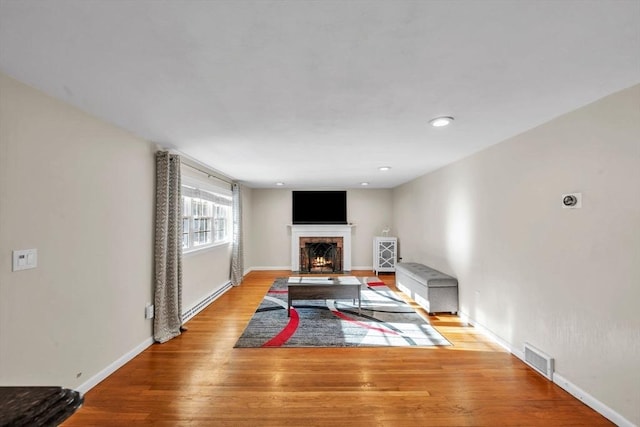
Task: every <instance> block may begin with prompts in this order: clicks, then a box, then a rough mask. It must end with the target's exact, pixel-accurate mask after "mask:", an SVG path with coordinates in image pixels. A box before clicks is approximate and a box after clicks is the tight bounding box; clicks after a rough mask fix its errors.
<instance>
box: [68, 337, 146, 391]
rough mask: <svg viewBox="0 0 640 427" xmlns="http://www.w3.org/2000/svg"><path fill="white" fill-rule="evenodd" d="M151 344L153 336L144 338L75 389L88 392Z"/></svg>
mask: <svg viewBox="0 0 640 427" xmlns="http://www.w3.org/2000/svg"><path fill="white" fill-rule="evenodd" d="M152 344H153V337H149V338H147V339H145V340H144V341H142V342H141V343H140V344H138V345H137V346H136V347H135V348H133V349H131V350H130V351H129V352H127V353H125V354H123V355H122V356H121V357H119V358H118V359H117V360H115V361H114V362H112V363H111V364H109V366H107V367H106V368H104V369H103V370H102V371H100V372H98V373H97V374H95V375H94V376H92V377H91V378H89V379H88V380H87V381H85V382H84V383H82V384H80V386H78V388H77V389H76V390H77V391H79V392H80V393H81V394H85V393H86V392H88V391H89V390H91V389H92V388H94V387H95V386H97V385H98V384H99V383H100V382H101V381H102V380H104V379H105V378H107V377H108V376H109V375H111V374H113V373H114V372H115V371H117V370H118V369H120V368H121V367H123V366H124V365H126V364H127V363H128V362H129V361H131V359H133V358H134V357H136V356H137V355H139V354H140V353H142V352H143V351H145V350H146V349H147V348H149V346H151V345H152Z"/></svg>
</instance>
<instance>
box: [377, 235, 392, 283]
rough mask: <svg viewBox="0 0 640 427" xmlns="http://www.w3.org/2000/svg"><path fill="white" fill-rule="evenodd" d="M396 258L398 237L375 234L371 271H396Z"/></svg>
mask: <svg viewBox="0 0 640 427" xmlns="http://www.w3.org/2000/svg"><path fill="white" fill-rule="evenodd" d="M396 259H398V238H397V237H382V236H376V237H374V238H373V271H374V272H375V273H376V274H378V273H379V272H381V271H382V272H387V271H392V272H393V271H396Z"/></svg>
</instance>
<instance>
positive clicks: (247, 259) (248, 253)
mask: <svg viewBox="0 0 640 427" xmlns="http://www.w3.org/2000/svg"><path fill="white" fill-rule="evenodd" d="M241 194H242V248H243V249H242V250H243V255H244V258H243V264H244V270H245V274H246V273H248V272H249V270H250V269H251V266H252V265H254V264H253V247H252V245H251V236H252V235H253V232H254V231H253V223H252V212H253V190H252V189H251V188H249V187H245V186H244V185H243V186H241Z"/></svg>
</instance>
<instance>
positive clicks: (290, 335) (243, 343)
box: [235, 277, 451, 348]
mask: <svg viewBox="0 0 640 427" xmlns="http://www.w3.org/2000/svg"><path fill="white" fill-rule="evenodd" d="M358 280H359V281H360V282H361V283H362V289H361V296H362V313H361V314H358V304H357V301H356V302H355V304H354V301H352V300H326V301H325V300H296V301H294V302H293V309H292V313H291V317H287V309H286V307H287V278H278V279H276V280H275V282H274V284H273V285H272V286H271V288H270V289H269V291H268V292H267V295H265V298H264V299H263V300H262V302H261V304H260V306H259V307H258V309H257V310H256V312H255V314H254V315H253V317H252V318H251V320H250V321H249V324H248V326H247V328H246V329H245V331H244V332H243V333H242V335H241V336H240V338H239V339H238V341H237V343H236V345H235V347H236V348H239V347H244V348H249V347H384V346H389V347H414V346H418V347H425V346H429V347H430V346H449V345H451V343H449V341H447V340H446V339H445V338H444V337H443V336H442V335H441V334H440V333H439V332H438V331H436V330H435V329H434V328H433V327H432V326H431V325H430V324H429V322H428V321H426V320H425V319H424V318H423V317H422V316H420V315H419V314H418V313H417V312H416V311H415V310H414V309H413V308H412V307H411V306H410V305H409V304H407V303H406V302H405V301H404V300H402V299H401V298H400V297H399V296H397V295H396V294H395V293H394V292H393V291H392V290H391V289H389V288H388V287H387V286H385V285H384V284H383V283H382V282H381V281H380V279H378V278H377V277H371V278H364V277H362V278H358ZM331 307H335V309H337V311H332V310H331Z"/></svg>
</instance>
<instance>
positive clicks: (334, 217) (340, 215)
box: [292, 191, 347, 224]
mask: <svg viewBox="0 0 640 427" xmlns="http://www.w3.org/2000/svg"><path fill="white" fill-rule="evenodd" d="M292 206H293V209H292V213H293V214H292V219H293V223H294V224H346V223H347V192H346V191H294V192H293V203H292Z"/></svg>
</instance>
